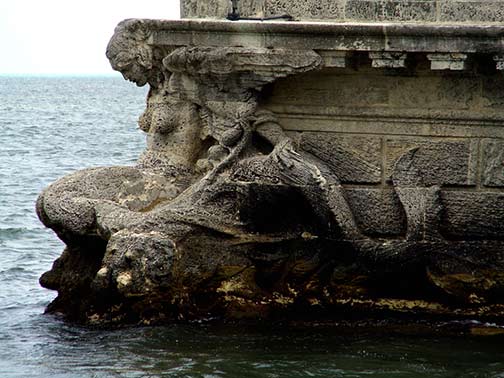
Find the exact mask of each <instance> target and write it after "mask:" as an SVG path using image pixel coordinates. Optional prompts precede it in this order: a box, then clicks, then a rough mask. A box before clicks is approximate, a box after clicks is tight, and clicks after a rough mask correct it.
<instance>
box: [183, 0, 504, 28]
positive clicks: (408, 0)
mask: <svg viewBox="0 0 504 378" xmlns="http://www.w3.org/2000/svg"><path fill="white" fill-rule="evenodd" d="M238 3H239V11H240V14H241V15H242V16H244V17H247V16H253V17H264V16H266V17H267V16H272V15H281V14H289V15H291V16H293V17H295V18H296V19H301V20H339V21H398V22H403V21H408V22H485V23H486V22H502V21H503V20H504V1H502V0H494V1H492V0H488V1H482V0H480V1H471V0H303V1H301V0H239V1H238ZM230 9H231V1H230V0H182V1H181V15H182V18H225V17H226V16H227V14H228V13H229V12H230Z"/></svg>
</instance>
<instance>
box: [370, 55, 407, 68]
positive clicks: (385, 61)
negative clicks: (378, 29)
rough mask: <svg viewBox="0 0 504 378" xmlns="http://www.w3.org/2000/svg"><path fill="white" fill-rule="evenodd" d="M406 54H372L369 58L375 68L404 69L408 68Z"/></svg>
mask: <svg viewBox="0 0 504 378" xmlns="http://www.w3.org/2000/svg"><path fill="white" fill-rule="evenodd" d="M407 56H408V55H407V54H406V53H401V52H395V53H389V52H370V53H369V57H370V58H371V60H372V61H373V62H372V63H371V65H372V67H374V68H404V67H406V58H407Z"/></svg>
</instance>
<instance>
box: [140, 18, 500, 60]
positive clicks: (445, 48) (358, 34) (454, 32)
mask: <svg viewBox="0 0 504 378" xmlns="http://www.w3.org/2000/svg"><path fill="white" fill-rule="evenodd" d="M143 22H144V23H146V24H147V25H148V27H149V28H150V29H151V30H152V32H153V34H152V37H151V41H150V42H151V43H152V44H156V45H171V46H181V45H205V46H247V47H284V46H280V43H281V42H292V43H294V45H293V46H291V47H292V48H297V47H299V46H300V44H301V43H303V44H304V45H305V46H306V45H307V44H309V43H314V44H313V45H312V48H314V49H327V50H354V51H374V50H376V49H377V48H380V49H379V50H383V51H408V52H478V53H497V52H501V51H503V50H504V47H503V46H504V45H503V42H504V26H503V25H501V24H499V25H498V24H490V25H471V24H415V23H348V22H345V23H324V22H255V21H240V22H233V21H217V20H176V21H163V20H143ZM254 37H255V38H254ZM301 41H302V42H301ZM418 42H420V43H418Z"/></svg>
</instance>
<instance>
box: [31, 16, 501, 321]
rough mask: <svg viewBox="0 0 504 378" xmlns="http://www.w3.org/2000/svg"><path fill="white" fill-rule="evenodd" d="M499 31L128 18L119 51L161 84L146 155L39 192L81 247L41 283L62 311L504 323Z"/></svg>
mask: <svg viewBox="0 0 504 378" xmlns="http://www.w3.org/2000/svg"><path fill="white" fill-rule="evenodd" d="M502 36H504V29H503V28H502V27H500V26H493V27H474V26H463V27H462V26H446V25H444V26H436V25H434V26H425V25H423V26H422V25H409V24H403V25H379V24H377V25H369V24H367V25H361V24H297V23H257V22H247V23H231V22H220V21H212V22H210V21H206V22H205V21H171V22H169V21H154V20H127V21H124V22H122V23H121V24H120V25H119V26H118V28H117V29H116V33H115V35H114V37H113V38H112V40H111V42H110V44H109V47H108V51H107V55H108V57H109V59H110V61H111V63H112V66H113V67H114V68H115V69H117V70H119V71H120V72H122V74H123V75H124V77H125V78H127V79H129V80H132V81H134V82H136V83H137V84H138V85H145V84H149V85H150V91H149V95H148V98H147V107H146V110H145V112H144V114H143V115H142V116H141V117H140V120H139V126H140V128H141V129H142V130H144V131H145V132H146V133H147V135H148V145H147V149H146V151H145V152H144V153H143V154H142V156H141V157H140V159H139V161H138V164H137V165H136V166H135V167H111V168H96V169H88V170H84V171H80V172H77V173H75V174H73V175H70V176H67V177H64V178H62V179H60V180H59V181H57V182H55V183H54V184H52V185H51V186H49V187H48V188H47V189H46V190H44V192H43V193H42V194H41V195H40V197H39V200H38V203H37V212H38V215H39V217H40V219H41V220H42V222H43V223H44V224H45V225H46V226H48V227H50V228H52V229H53V230H54V231H55V232H56V233H57V234H58V236H59V237H60V238H61V239H62V240H63V241H64V242H65V243H66V244H67V248H66V249H65V251H64V252H63V254H62V256H61V257H60V258H59V259H58V260H57V261H56V262H55V263H54V266H53V268H52V270H51V271H49V272H47V273H45V274H44V275H43V276H42V278H41V284H42V285H43V286H44V287H47V288H49V289H53V290H57V291H58V297H57V299H56V300H55V301H54V302H53V303H52V304H51V305H50V306H49V308H48V311H49V312H55V313H63V314H65V315H66V316H67V317H68V318H70V319H74V320H78V321H82V322H90V323H104V322H112V323H154V322H156V323H158V322H172V321H178V320H201V319H208V318H217V319H228V320H247V321H263V320H266V321H270V320H282V321H285V320H291V321H321V320H334V319H354V318H357V319H362V318H365V317H370V318H377V319H384V318H390V317H396V318H403V319H404V318H407V319H415V320H425V319H445V320H446V319H458V320H463V319H478V320H481V321H486V320H491V321H495V322H502V320H503V319H504V317H503V316H504V296H503V294H504V248H503V247H504V232H503V231H504V206H503V204H504V190H503V189H504V170H503V169H502V164H503V162H504V154H503V151H504V150H503V146H504V141H503V140H504V128H502V123H503V121H504V101H502V95H501V93H500V92H501V88H504V77H503V76H502V73H501V72H500V70H501V69H502V68H503V67H502V64H501V63H502V61H503V60H502V59H501V58H500V57H501V56H502V51H501V50H502V46H504V44H503V43H502V42H503V41H502ZM285 46H288V47H289V48H286V47H285Z"/></svg>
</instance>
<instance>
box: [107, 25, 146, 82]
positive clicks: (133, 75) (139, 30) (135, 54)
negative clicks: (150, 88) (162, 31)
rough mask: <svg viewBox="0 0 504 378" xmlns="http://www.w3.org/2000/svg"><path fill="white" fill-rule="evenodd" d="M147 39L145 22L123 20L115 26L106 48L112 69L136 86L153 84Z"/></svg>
mask: <svg viewBox="0 0 504 378" xmlns="http://www.w3.org/2000/svg"><path fill="white" fill-rule="evenodd" d="M149 37H150V32H149V29H148V27H147V26H146V25H145V21H143V20H134V19H131V20H124V21H122V22H120V23H119V25H117V27H116V29H115V32H114V35H113V36H112V38H111V39H110V42H109V44H108V46H107V58H108V59H109V61H110V64H111V65H112V68H113V69H114V70H116V71H119V72H121V74H122V75H123V77H124V78H125V79H126V80H130V81H133V82H135V83H136V84H137V85H138V86H144V85H145V84H146V83H151V84H152V82H155V80H153V79H155V77H156V74H155V73H154V72H153V70H152V68H153V62H152V61H153V53H152V48H151V46H150V45H149V44H148V39H149Z"/></svg>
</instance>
